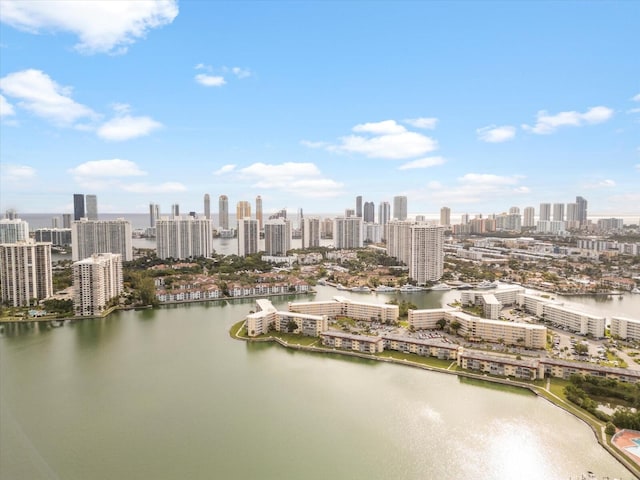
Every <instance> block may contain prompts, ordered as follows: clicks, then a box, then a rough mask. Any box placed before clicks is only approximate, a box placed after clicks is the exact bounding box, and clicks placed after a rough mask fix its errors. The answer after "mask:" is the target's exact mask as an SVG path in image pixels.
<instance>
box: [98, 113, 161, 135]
mask: <svg viewBox="0 0 640 480" xmlns="http://www.w3.org/2000/svg"><path fill="white" fill-rule="evenodd" d="M161 127H162V124H161V123H159V122H156V121H155V120H153V119H152V118H150V117H132V116H130V115H124V116H121V117H116V118H113V119H111V120H109V121H108V122H105V123H103V124H102V125H101V126H100V127H99V128H98V130H97V132H96V133H97V134H98V136H99V137H100V138H103V139H105V140H113V141H122V140H130V139H132V138H138V137H144V136H146V135H149V134H150V133H151V132H153V131H154V130H157V129H159V128H161Z"/></svg>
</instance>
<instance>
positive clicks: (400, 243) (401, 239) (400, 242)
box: [385, 220, 413, 265]
mask: <svg viewBox="0 0 640 480" xmlns="http://www.w3.org/2000/svg"><path fill="white" fill-rule="evenodd" d="M412 226H413V222H409V221H406V220H404V221H401V220H392V221H390V222H389V223H387V228H386V232H385V235H386V238H387V255H389V256H390V257H394V258H397V259H398V260H400V261H401V262H402V263H404V264H405V265H409V262H410V261H411V227H412Z"/></svg>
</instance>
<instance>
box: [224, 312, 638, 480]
mask: <svg viewBox="0 0 640 480" xmlns="http://www.w3.org/2000/svg"><path fill="white" fill-rule="evenodd" d="M244 325H245V321H244V320H243V321H241V322H238V323H235V324H234V325H232V326H231V328H230V330H229V335H230V336H231V338H233V339H235V340H243V341H245V342H256V343H265V342H273V343H276V344H278V345H280V346H282V347H284V348H289V349H293V350H300V351H304V352H310V353H321V354H337V355H345V356H349V357H357V358H362V359H365V360H375V361H379V362H386V363H393V364H396V365H405V366H408V367H413V368H419V369H422V370H427V371H431V372H435V373H445V374H449V375H455V376H458V377H464V378H470V379H473V380H480V381H485V382H489V383H496V384H500V385H506V386H512V387H516V388H523V389H526V390H529V391H530V392H531V393H533V394H534V395H536V396H537V397H540V398H543V399H545V400H546V401H548V402H549V403H551V404H552V405H555V406H556V407H558V408H561V409H562V410H564V411H565V412H567V413H569V414H570V415H572V416H573V417H575V418H577V419H578V420H580V421H582V422H584V423H585V424H586V425H587V426H588V427H589V428H590V429H591V431H592V432H593V434H594V436H595V437H596V440H597V442H598V444H600V446H602V447H603V448H604V449H605V450H606V451H607V452H608V453H609V454H610V455H611V456H613V457H614V458H615V459H616V460H617V461H618V462H620V463H621V464H622V465H623V466H624V467H625V468H626V469H627V470H628V471H629V472H630V473H631V474H632V475H634V476H635V477H636V478H640V465H636V464H635V463H633V462H632V461H631V460H630V459H628V458H627V457H626V456H625V454H624V452H621V451H620V450H619V449H618V447H616V446H615V445H613V444H612V443H610V440H609V441H607V439H606V434H605V433H604V426H603V425H601V424H600V423H599V422H598V425H599V427H600V431H598V429H597V428H596V426H595V425H594V422H596V421H595V420H593V419H591V418H590V417H589V416H588V414H587V413H585V412H582V411H580V410H579V409H578V407H575V406H573V405H571V404H569V403H567V402H566V401H565V400H563V399H561V398H560V397H558V396H557V395H555V394H554V393H553V392H551V391H550V390H547V389H546V388H543V387H540V386H537V385H532V384H528V383H525V382H521V381H519V380H511V379H509V378H498V377H492V376H489V375H486V374H477V373H472V372H465V371H460V370H450V369H445V368H440V367H435V366H430V365H425V364H422V363H416V362H411V361H408V360H401V359H398V358H393V357H380V356H376V355H371V354H367V353H361V352H353V351H349V350H340V349H334V348H325V347H316V346H310V345H301V344H290V343H288V342H287V341H285V340H283V339H281V338H278V337H274V336H269V337H264V338H249V337H244V336H241V335H240V331H241V330H242V328H243V327H244ZM232 330H235V332H234V331H232ZM452 363H456V362H455V361H454V362H452Z"/></svg>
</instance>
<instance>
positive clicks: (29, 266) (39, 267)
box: [0, 241, 53, 307]
mask: <svg viewBox="0 0 640 480" xmlns="http://www.w3.org/2000/svg"><path fill="white" fill-rule="evenodd" d="M0 292H1V295H0V296H1V297H2V302H3V303H7V304H9V305H11V306H13V307H26V306H29V305H31V302H32V300H33V299H36V300H42V299H45V298H48V297H51V296H52V295H53V271H52V268H51V244H50V243H37V242H33V241H26V242H17V243H0Z"/></svg>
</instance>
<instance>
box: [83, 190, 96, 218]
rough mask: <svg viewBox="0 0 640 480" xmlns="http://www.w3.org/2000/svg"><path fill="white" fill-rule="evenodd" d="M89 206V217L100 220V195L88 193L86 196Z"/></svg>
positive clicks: (87, 205)
mask: <svg viewBox="0 0 640 480" xmlns="http://www.w3.org/2000/svg"><path fill="white" fill-rule="evenodd" d="M85 202H86V207H87V211H86V213H87V219H88V220H98V197H97V196H95V195H87V196H86V197H85Z"/></svg>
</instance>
